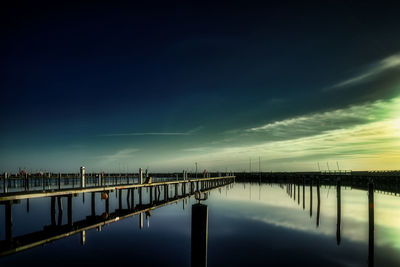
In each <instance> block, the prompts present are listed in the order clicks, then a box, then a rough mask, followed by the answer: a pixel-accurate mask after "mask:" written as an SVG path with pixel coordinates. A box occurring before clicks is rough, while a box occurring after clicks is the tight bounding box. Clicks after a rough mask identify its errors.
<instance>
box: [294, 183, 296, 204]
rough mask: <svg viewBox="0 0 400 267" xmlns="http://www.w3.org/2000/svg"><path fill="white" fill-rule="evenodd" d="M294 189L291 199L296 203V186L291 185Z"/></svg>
mask: <svg viewBox="0 0 400 267" xmlns="http://www.w3.org/2000/svg"><path fill="white" fill-rule="evenodd" d="M293 187H294V194H293V199H294V201H296V184H293Z"/></svg>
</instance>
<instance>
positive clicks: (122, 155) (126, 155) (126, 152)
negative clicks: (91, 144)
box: [99, 148, 140, 162]
mask: <svg viewBox="0 0 400 267" xmlns="http://www.w3.org/2000/svg"><path fill="white" fill-rule="evenodd" d="M139 151H140V149H137V148H126V149H122V150H119V151H117V152H115V153H113V154H108V155H103V156H99V158H101V159H102V160H103V162H112V161H117V160H124V159H130V158H132V157H133V156H134V155H135V154H137V152H139Z"/></svg>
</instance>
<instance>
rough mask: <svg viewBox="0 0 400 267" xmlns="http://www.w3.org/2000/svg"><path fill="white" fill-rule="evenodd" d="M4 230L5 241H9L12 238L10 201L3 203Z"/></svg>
mask: <svg viewBox="0 0 400 267" xmlns="http://www.w3.org/2000/svg"><path fill="white" fill-rule="evenodd" d="M5 215H6V216H5V217H4V219H5V220H6V223H5V228H6V229H5V230H6V241H8V242H11V240H12V224H13V223H12V201H7V202H6V203H5Z"/></svg>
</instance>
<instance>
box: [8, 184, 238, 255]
mask: <svg viewBox="0 0 400 267" xmlns="http://www.w3.org/2000/svg"><path fill="white" fill-rule="evenodd" d="M233 181H234V180H233V177H230V178H228V177H224V178H208V179H198V180H196V181H190V182H189V181H188V182H186V183H181V184H180V186H181V190H179V189H178V184H177V183H169V182H167V183H162V184H160V183H154V184H147V185H146V187H149V195H148V198H146V199H149V201H148V203H147V204H143V202H144V201H143V200H142V192H141V191H142V187H139V188H137V187H131V188H129V187H128V188H121V187H118V188H114V189H115V190H116V193H118V208H117V209H116V210H115V211H114V212H110V204H109V192H110V191H111V190H101V191H97V189H96V191H92V192H91V194H92V195H91V214H90V216H87V217H86V219H84V220H81V221H74V220H73V210H72V199H73V197H74V196H76V195H74V194H68V195H65V194H55V195H53V196H51V197H50V201H51V205H50V216H51V224H50V225H48V226H45V227H44V229H43V230H41V231H38V232H34V233H29V234H26V235H22V236H17V237H13V236H12V205H13V204H16V203H19V202H20V200H7V201H3V202H2V204H4V205H5V228H6V239H5V240H2V241H0V256H6V255H9V254H13V253H16V252H19V251H23V250H26V249H29V248H32V247H36V246H39V245H43V244H45V243H49V242H52V241H55V240H58V239H61V238H65V237H68V236H71V235H74V234H77V233H80V235H81V243H82V244H84V243H85V242H86V231H87V230H90V229H95V228H97V229H98V230H101V228H102V227H103V226H105V225H107V224H110V223H112V222H116V221H119V220H122V219H125V218H128V217H132V216H135V215H139V227H140V228H142V227H143V214H146V219H147V222H149V217H150V216H151V213H152V210H154V209H157V208H160V207H163V206H166V205H169V204H172V203H176V202H178V201H180V200H183V201H184V200H185V199H186V198H188V197H191V196H193V195H194V193H195V191H199V190H200V191H201V192H207V191H209V190H212V189H214V188H218V187H221V186H225V185H227V184H231V183H232V182H233ZM171 184H173V185H175V186H174V189H175V190H170V188H169V186H170V185H171ZM187 186H190V187H189V189H188V188H187ZM143 187H144V185H143ZM136 188H137V190H138V195H139V199H138V203H137V204H136V205H135V198H134V190H135V189H136ZM87 189H89V188H87ZM85 190H86V189H85ZM122 190H126V192H127V194H126V195H127V198H126V203H127V208H125V209H124V208H123V207H122ZM161 190H163V191H164V197H163V198H162V199H161V193H160V192H161ZM187 190H188V192H187ZM169 191H173V193H172V194H171V195H172V196H170V192H169ZM96 192H99V193H101V198H102V199H103V200H104V201H105V211H104V213H103V214H102V215H96V212H95V206H96V202H95V199H96V198H95V193H96ZM48 193H50V192H48ZM62 198H67V217H68V220H67V221H68V223H67V224H65V225H61V222H62ZM56 203H58V204H57V205H56ZM57 207H58V216H59V217H58V224H56V209H57Z"/></svg>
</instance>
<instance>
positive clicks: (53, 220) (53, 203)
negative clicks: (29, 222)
mask: <svg viewBox="0 0 400 267" xmlns="http://www.w3.org/2000/svg"><path fill="white" fill-rule="evenodd" d="M50 199H51V205H50V209H51V215H50V217H51V225H53V226H54V225H56V197H51V198H50Z"/></svg>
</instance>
